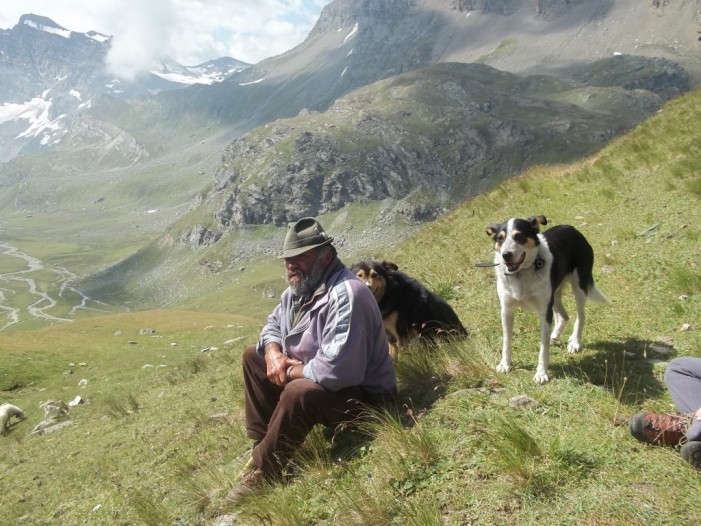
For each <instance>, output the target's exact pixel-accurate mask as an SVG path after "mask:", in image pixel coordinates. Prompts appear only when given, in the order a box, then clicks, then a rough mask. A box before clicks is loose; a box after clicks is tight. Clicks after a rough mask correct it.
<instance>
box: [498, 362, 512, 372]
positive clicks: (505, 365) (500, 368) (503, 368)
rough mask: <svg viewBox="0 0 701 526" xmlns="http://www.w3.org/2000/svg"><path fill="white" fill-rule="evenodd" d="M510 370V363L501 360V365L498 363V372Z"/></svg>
mask: <svg viewBox="0 0 701 526" xmlns="http://www.w3.org/2000/svg"><path fill="white" fill-rule="evenodd" d="M510 370H511V364H510V363H504V362H501V363H500V364H499V365H497V372H498V373H508V372H509V371H510Z"/></svg>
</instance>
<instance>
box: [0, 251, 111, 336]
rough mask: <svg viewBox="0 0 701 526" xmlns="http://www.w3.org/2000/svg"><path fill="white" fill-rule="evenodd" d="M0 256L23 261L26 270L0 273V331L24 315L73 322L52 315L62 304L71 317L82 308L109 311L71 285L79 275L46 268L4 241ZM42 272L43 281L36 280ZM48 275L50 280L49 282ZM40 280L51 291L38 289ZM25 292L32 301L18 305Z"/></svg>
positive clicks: (63, 270)
mask: <svg viewBox="0 0 701 526" xmlns="http://www.w3.org/2000/svg"><path fill="white" fill-rule="evenodd" d="M0 254H2V255H4V256H6V257H9V258H18V259H20V260H21V261H22V262H23V265H22V266H24V267H25V268H23V269H21V270H17V271H14V272H5V273H0V331H3V330H5V329H7V328H8V327H10V326H12V325H14V324H16V323H19V322H20V321H21V319H22V317H23V315H24V313H25V312H26V314H28V315H29V316H30V317H34V318H41V319H44V320H47V321H52V322H64V321H71V318H70V317H63V316H58V315H54V314H52V313H51V310H52V309H54V308H55V307H56V306H57V305H59V303H60V304H61V305H62V306H63V308H62V309H61V310H62V311H63V310H65V305H69V306H70V311H69V312H68V316H72V315H74V314H76V312H77V311H78V310H81V309H84V310H95V311H105V312H106V311H107V310H108V309H102V308H99V306H105V307H107V305H105V304H104V303H101V302H98V301H95V300H93V299H91V298H89V297H88V296H86V295H85V294H83V293H82V292H80V291H79V290H78V289H76V288H75V287H73V286H72V285H71V283H72V282H73V281H75V279H76V278H78V276H77V275H76V274H74V273H72V272H71V271H69V270H68V269H66V268H64V267H46V266H44V264H43V263H42V262H41V261H40V260H39V259H37V258H35V257H33V256H30V255H29V254H26V253H24V252H22V251H20V250H19V249H18V248H17V247H15V246H13V245H11V244H9V243H7V242H4V241H0ZM39 273H42V277H41V279H36V280H35V278H36V277H37V276H38V274H39ZM47 275H48V276H49V278H50V279H49V280H47V279H46V276H47ZM37 281H39V282H40V283H42V282H44V283H45V282H47V281H48V282H49V284H50V290H43V289H42V287H40V286H37ZM54 291H55V292H54ZM23 292H26V293H28V294H29V296H30V297H31V302H30V303H29V304H28V305H24V306H19V305H17V303H19V301H13V300H15V299H16V298H18V297H19V296H20V295H21V294H22V293H23ZM51 294H54V296H52V295H51ZM89 304H95V305H96V307H89V306H88V305H89Z"/></svg>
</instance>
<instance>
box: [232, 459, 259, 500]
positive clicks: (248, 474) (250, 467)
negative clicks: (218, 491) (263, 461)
mask: <svg viewBox="0 0 701 526" xmlns="http://www.w3.org/2000/svg"><path fill="white" fill-rule="evenodd" d="M265 482H266V477H265V473H263V470H262V469H260V468H259V467H258V466H256V465H255V463H254V462H253V459H250V460H249V461H248V462H247V463H246V465H245V466H244V469H243V475H242V476H241V480H240V482H239V483H238V484H237V485H236V486H234V487H233V488H232V489H231V491H229V493H228V494H227V496H226V504H228V505H233V504H238V503H239V502H241V501H242V500H243V499H245V498H246V497H250V496H251V495H256V494H257V493H260V491H261V490H262V489H263V487H264V486H265Z"/></svg>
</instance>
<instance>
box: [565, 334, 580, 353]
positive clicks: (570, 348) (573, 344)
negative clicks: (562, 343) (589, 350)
mask: <svg viewBox="0 0 701 526" xmlns="http://www.w3.org/2000/svg"><path fill="white" fill-rule="evenodd" d="M581 350H582V344H581V343H579V340H577V339H576V338H572V337H570V339H569V341H568V342H567V352H568V353H570V354H574V353H576V352H579V351H581Z"/></svg>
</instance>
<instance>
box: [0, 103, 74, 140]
mask: <svg viewBox="0 0 701 526" xmlns="http://www.w3.org/2000/svg"><path fill="white" fill-rule="evenodd" d="M52 105H53V102H52V101H51V100H47V99H45V98H42V97H34V98H33V99H31V100H30V101H28V102H25V103H24V104H12V103H5V104H3V105H1V106H0V124H4V123H6V122H12V121H20V120H26V121H28V124H29V125H28V127H27V129H25V130H24V131H23V132H21V133H19V134H17V136H16V137H15V138H16V139H26V138H38V137H41V141H40V142H41V144H42V145H47V144H51V143H56V142H57V141H58V140H60V137H61V135H62V134H63V127H62V125H61V121H63V120H64V119H65V118H66V115H65V114H61V115H59V116H58V117H57V118H55V119H51V117H50V116H49V115H50V110H51V106H52Z"/></svg>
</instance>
